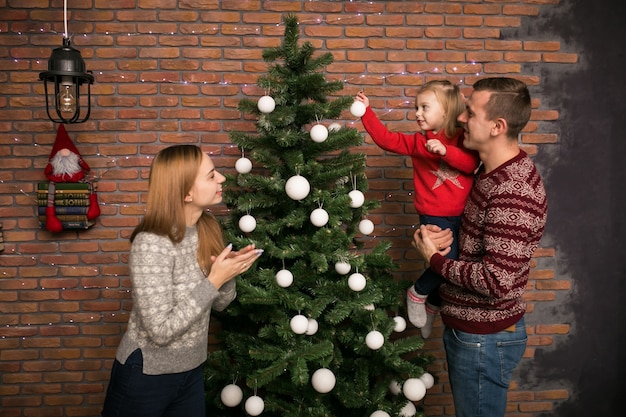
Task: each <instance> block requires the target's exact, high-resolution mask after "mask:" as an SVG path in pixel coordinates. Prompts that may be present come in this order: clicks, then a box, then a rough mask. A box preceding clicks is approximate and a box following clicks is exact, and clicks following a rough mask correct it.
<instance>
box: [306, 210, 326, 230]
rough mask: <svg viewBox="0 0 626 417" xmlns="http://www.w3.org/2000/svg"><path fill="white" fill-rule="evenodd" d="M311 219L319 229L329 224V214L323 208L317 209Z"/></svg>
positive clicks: (312, 213)
mask: <svg viewBox="0 0 626 417" xmlns="http://www.w3.org/2000/svg"><path fill="white" fill-rule="evenodd" d="M309 218H310V220H311V223H313V224H314V225H315V226H317V227H322V226H326V223H328V212H327V211H326V210H324V209H323V208H317V209H315V210H313V211H312V212H311V215H310V216H309Z"/></svg>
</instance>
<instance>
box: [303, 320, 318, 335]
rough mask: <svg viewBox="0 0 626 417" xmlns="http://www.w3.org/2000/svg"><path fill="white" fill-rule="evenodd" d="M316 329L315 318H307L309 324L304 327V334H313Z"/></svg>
mask: <svg viewBox="0 0 626 417" xmlns="http://www.w3.org/2000/svg"><path fill="white" fill-rule="evenodd" d="M318 329H319V324H318V323H317V320H315V319H309V325H308V326H307V328H306V334H307V335H308V336H313V335H314V334H315V333H317V330H318Z"/></svg>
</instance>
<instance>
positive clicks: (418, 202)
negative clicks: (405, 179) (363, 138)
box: [361, 107, 479, 216]
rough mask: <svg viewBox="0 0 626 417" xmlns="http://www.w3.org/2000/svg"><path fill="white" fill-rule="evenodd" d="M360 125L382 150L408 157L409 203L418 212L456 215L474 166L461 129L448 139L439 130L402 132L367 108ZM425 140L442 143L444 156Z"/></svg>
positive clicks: (473, 155)
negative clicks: (410, 168) (410, 170)
mask: <svg viewBox="0 0 626 417" xmlns="http://www.w3.org/2000/svg"><path fill="white" fill-rule="evenodd" d="M361 121H362V122H363V126H364V127H365V130H367V133H369V135H370V136H371V137H372V139H373V140H374V142H376V144H377V145H378V146H380V147H381V148H382V149H384V150H386V151H390V152H394V153H397V154H401V155H407V156H410V157H411V161H412V163H413V186H414V188H415V198H414V200H413V203H414V205H415V209H416V210H417V213H418V214H424V215H431V216H460V215H461V213H463V207H464V206H465V201H466V200H467V196H468V195H469V192H470V189H471V187H472V181H473V178H474V171H475V170H476V168H477V167H478V163H479V158H478V154H476V152H473V151H469V150H467V149H466V148H464V147H463V129H459V130H457V132H456V134H455V135H454V137H452V138H448V137H447V136H445V134H444V133H443V131H439V133H437V134H434V133H433V132H432V131H430V132H427V135H424V134H423V133H414V134H412V135H406V134H404V133H397V132H390V131H389V130H387V128H386V127H385V126H384V125H383V124H382V123H381V122H380V120H378V118H377V117H376V115H375V114H374V112H373V111H372V109H371V108H370V107H367V109H366V110H365V114H364V115H363V117H362V118H361ZM428 139H439V140H440V141H441V143H443V144H444V145H445V146H446V156H444V157H442V156H441V155H438V154H434V153H431V152H429V151H428V150H427V149H426V141H427V140H428Z"/></svg>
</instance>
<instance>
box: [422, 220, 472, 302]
mask: <svg viewBox="0 0 626 417" xmlns="http://www.w3.org/2000/svg"><path fill="white" fill-rule="evenodd" d="M420 224H435V225H437V226H439V227H441V228H442V229H450V230H452V236H453V237H454V240H453V241H452V245H451V246H450V252H449V253H448V254H447V255H446V258H449V259H457V258H458V257H459V229H460V228H461V216H449V217H439V216H426V215H420ZM442 282H443V278H442V276H441V275H439V274H437V273H436V272H433V270H432V269H430V268H427V269H426V270H425V271H424V273H423V274H422V275H421V276H420V277H419V278H418V280H417V281H415V285H414V287H415V292H416V293H418V294H420V295H428V298H427V300H428V303H429V304H432V305H434V306H437V307H439V306H440V305H441V298H440V297H439V285H441V283H442Z"/></svg>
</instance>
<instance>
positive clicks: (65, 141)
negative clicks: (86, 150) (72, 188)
mask: <svg viewBox="0 0 626 417" xmlns="http://www.w3.org/2000/svg"><path fill="white" fill-rule="evenodd" d="M89 170H90V168H89V165H87V163H86V162H85V161H83V158H82V157H81V156H80V153H79V152H78V149H76V146H74V143H72V141H71V139H70V137H69V136H68V134H67V131H66V130H65V126H64V125H63V124H60V125H59V128H58V130H57V137H56V139H55V141H54V145H53V146H52V151H51V152H50V157H49V158H48V165H47V166H46V169H45V170H44V174H45V175H46V178H48V180H50V181H54V182H78V181H80V180H82V179H83V178H84V177H85V172H86V171H89Z"/></svg>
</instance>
